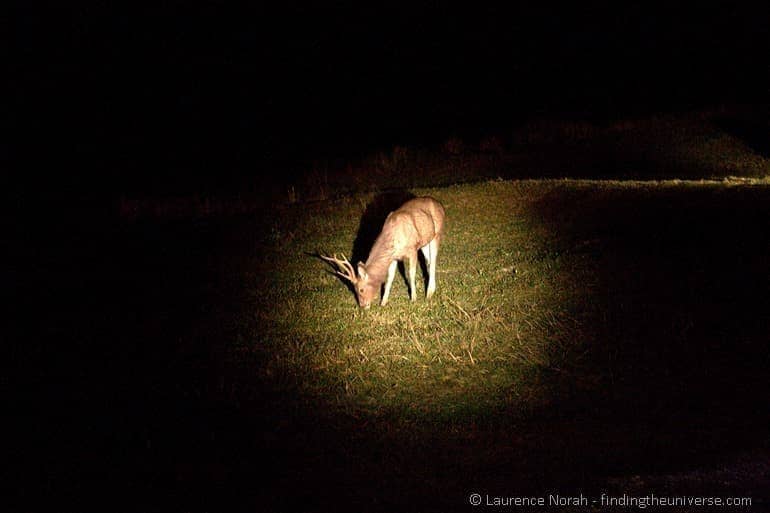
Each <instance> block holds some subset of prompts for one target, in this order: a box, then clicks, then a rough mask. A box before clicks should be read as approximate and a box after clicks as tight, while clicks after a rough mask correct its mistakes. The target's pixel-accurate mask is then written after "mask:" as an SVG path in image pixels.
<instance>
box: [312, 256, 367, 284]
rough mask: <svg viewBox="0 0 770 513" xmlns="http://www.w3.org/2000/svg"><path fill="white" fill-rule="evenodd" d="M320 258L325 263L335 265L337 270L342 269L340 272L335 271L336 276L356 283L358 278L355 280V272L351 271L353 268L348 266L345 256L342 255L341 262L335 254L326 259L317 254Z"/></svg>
mask: <svg viewBox="0 0 770 513" xmlns="http://www.w3.org/2000/svg"><path fill="white" fill-rule="evenodd" d="M318 256H320V257H321V258H323V259H324V260H326V261H327V262H331V263H332V264H334V265H336V266H337V267H338V268H339V269H342V271H344V272H341V271H339V270H338V271H337V274H339V275H340V276H342V277H343V278H345V279H346V280H349V281H350V282H352V283H356V282H357V281H358V278H356V271H355V270H354V269H353V266H352V265H351V264H350V262H349V261H348V259H347V258H346V257H345V254H344V253H342V260H340V259H339V258H337V254H336V253H335V254H334V256H331V257H328V256H324V255H321V254H319V255H318Z"/></svg>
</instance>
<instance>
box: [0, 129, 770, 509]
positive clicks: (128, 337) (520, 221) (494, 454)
mask: <svg viewBox="0 0 770 513" xmlns="http://www.w3.org/2000/svg"><path fill="white" fill-rule="evenodd" d="M710 126H711V125H710ZM621 128H622V127H621ZM632 128H633V127H632ZM688 130H689V129H688ZM709 130H715V129H714V128H713V126H711V128H709ZM653 132H654V130H653ZM527 133H529V134H530V135H531V134H537V132H536V131H534V130H530V131H529V132H527ZM612 133H614V132H611V131H608V132H606V133H605V132H602V134H600V135H601V136H602V137H605V136H606V137H616V135H612ZM666 133H668V132H666ZM713 133H714V132H708V133H707V134H706V136H704V137H705V138H701V139H698V138H697V137H692V132H691V131H688V132H687V134H688V135H686V137H685V136H682V137H684V139H686V140H688V141H691V142H692V141H695V142H693V144H695V147H697V148H698V149H697V151H696V150H693V151H689V150H687V144H684V143H681V141H680V143H681V144H676V145H672V146H671V147H665V148H669V149H671V148H674V147H676V148H679V149H680V150H681V151H680V153H679V154H677V155H678V156H676V155H675V156H673V157H672V156H671V155H674V154H672V153H671V151H668V150H666V151H663V150H661V151H659V152H657V153H656V152H653V153H648V152H644V151H643V148H644V147H645V146H644V144H646V143H644V140H642V143H644V144H642V143H639V144H641V145H640V146H634V145H633V144H632V143H630V142H628V143H623V146H624V147H626V150H628V151H630V154H631V156H632V157H633V154H634V151H635V150H634V148H636V149H638V150H639V155H646V156H647V157H645V158H647V159H648V160H645V162H643V163H642V164H643V167H644V168H645V169H646V170H648V171H649V170H650V169H657V168H658V167H659V166H663V167H662V169H663V170H664V172H662V174H664V175H665V174H667V175H669V176H676V175H677V174H676V173H675V172H674V171H676V170H681V169H684V168H682V167H681V165H684V164H682V163H683V162H685V161H686V163H687V164H686V166H685V167H687V166H689V167H687V169H690V170H691V171H692V173H691V174H690V175H687V176H695V177H696V178H697V179H692V180H679V179H677V180H674V179H665V180H660V181H654V180H646V181H636V180H632V179H625V180H610V179H605V180H594V179H505V178H500V179H492V180H486V179H485V180H482V181H476V182H475V183H463V184H456V185H446V186H441V187H432V188H426V187H409V188H403V189H385V188H383V187H380V186H375V187H373V188H371V189H368V190H363V189H362V190H358V191H357V190H352V191H348V192H349V193H347V194H344V195H339V196H338V195H332V194H325V195H324V196H325V199H324V198H316V199H317V201H305V200H306V199H307V198H306V197H305V196H304V194H305V193H304V192H303V191H304V189H302V190H299V189H298V190H297V193H298V194H299V196H300V197H299V198H293V201H282V202H280V203H279V204H275V205H271V206H269V207H266V206H264V205H250V206H249V205H247V206H243V208H241V207H238V209H236V211H237V212H240V214H238V215H224V214H227V213H228V212H229V211H227V209H221V210H217V209H216V208H212V209H210V210H207V211H206V215H192V216H190V215H177V214H178V213H179V212H181V211H182V210H184V209H181V207H180V209H176V210H174V212H176V213H175V214H173V215H165V216H164V215H163V214H164V212H163V211H162V209H160V210H157V209H156V213H157V215H148V216H143V215H136V216H133V217H132V216H128V217H123V218H122V219H121V221H120V222H119V223H113V222H112V221H111V220H110V221H102V220H96V221H93V222H92V224H91V225H87V224H83V223H81V222H79V221H78V222H76V223H75V222H73V223H72V224H71V225H70V226H68V227H67V229H61V230H59V231H58V232H56V233H52V234H51V236H50V238H49V240H48V241H47V243H46V246H45V250H42V249H41V248H36V247H35V246H34V245H32V244H31V243H30V242H29V241H28V240H27V239H24V237H27V235H26V234H25V233H22V232H21V231H20V232H19V239H20V240H22V242H23V244H20V245H18V246H16V247H14V248H11V247H10V246H9V248H11V249H13V251H15V252H19V256H20V261H22V260H23V261H24V262H25V263H26V264H27V265H28V266H29V267H30V268H31V269H32V272H29V273H25V272H22V270H21V269H23V267H22V266H20V265H19V266H17V267H13V269H15V270H16V271H18V272H16V271H14V273H13V275H12V276H11V278H10V279H9V281H8V283H9V288H8V290H10V293H11V295H12V296H13V297H14V301H13V302H9V308H10V311H9V315H10V316H11V317H13V318H21V315H20V312H21V311H22V310H24V309H26V308H28V309H29V310H31V311H34V312H36V316H35V321H34V322H30V323H25V324H24V325H23V329H22V330H20V337H21V338H19V340H20V341H21V342H22V343H19V344H17V345H12V346H9V348H8V351H9V352H8V354H7V357H6V358H5V359H4V361H5V364H6V366H7V368H8V373H7V378H6V380H5V381H4V386H5V388H6V389H9V390H11V391H13V390H18V391H19V393H17V394H10V395H11V396H12V398H13V399H12V400H11V401H10V402H9V404H8V406H7V415H8V418H12V419H24V420H28V421H29V423H28V426H27V427H23V428H20V429H19V431H18V432H16V433H15V435H14V436H12V437H9V440H29V442H28V443H19V444H16V448H14V449H13V450H9V451H8V458H9V459H8V461H9V462H10V464H9V465H8V468H13V469H15V468H18V469H20V471H19V472H15V473H10V474H7V475H6V477H7V479H6V481H7V483H8V485H9V486H10V487H12V488H14V489H16V490H17V492H18V496H20V497H21V502H20V507H19V508H18V509H23V510H29V511H32V510H37V509H41V508H37V507H36V504H37V503H38V502H39V501H40V500H41V498H42V497H45V496H46V495H50V496H53V497H55V500H54V501H52V502H54V503H55V504H57V507H58V508H59V509H65V510H86V509H100V510H103V509H104V507H103V506H104V505H105V504H108V505H109V507H108V508H107V509H109V510H111V511H116V510H126V511H138V510H142V511H165V510H185V511H219V510H228V511H239V510H247V511H275V512H279V511H466V510H467V511H471V510H478V508H473V507H471V506H470V505H469V502H468V501H469V496H470V494H471V493H480V494H490V495H494V496H523V495H526V494H532V495H544V494H545V495H547V494H550V493H559V494H562V495H567V494H574V493H580V492H583V493H585V494H589V495H591V496H592V497H595V498H598V497H599V494H600V493H604V492H606V493H610V494H614V495H622V494H623V493H628V494H634V495H637V496H638V495H644V494H649V493H655V494H656V495H664V494H668V495H701V496H704V495H705V496H749V497H751V498H752V500H753V506H752V508H751V510H752V511H763V510H766V509H768V508H770V502H768V500H769V497H768V494H767V490H769V489H770V486H769V485H770V467H769V466H768V464H767V461H770V444H769V443H768V438H767V432H768V431H767V427H768V425H770V410H768V408H767V405H768V404H769V403H768V400H770V392H769V390H770V389H768V387H767V383H768V377H769V376H768V370H767V369H768V364H770V351H768V346H767V344H768V333H769V332H770V329H769V328H770V316H769V315H768V313H767V305H768V299H769V298H770V260H768V255H769V254H770V215H768V214H770V183H769V182H768V180H767V173H766V172H765V170H766V169H767V166H768V163H767V159H766V158H765V157H763V156H762V155H761V154H759V153H754V152H752V151H751V149H750V148H749V147H748V146H746V145H744V144H742V143H740V144H739V143H738V142H736V140H734V139H731V138H730V137H728V136H727V135H718V136H714V137H712V136H711V135H708V134H713ZM573 136H574V134H573V135H572V136H571V137H573ZM684 139H683V140H684ZM660 140H661V139H658V141H660ZM709 140H711V141H716V143H715V146H714V145H712V146H709V147H710V148H712V149H711V150H707V149H704V148H706V147H705V146H703V143H704V141H705V142H708V141H709ZM697 141H700V142H697ZM696 143H697V144H696ZM717 143H718V144H717ZM522 144H524V143H522ZM532 144H538V143H537V141H534V142H532ZM548 144H550V143H548ZM569 145H574V147H575V148H578V147H579V146H580V145H579V144H578V143H577V142H575V141H573V142H570V143H569V144H568V145H567V146H569ZM648 146H650V147H652V146H655V144H653V143H652V142H650V143H649V145H648ZM548 147H549V148H552V146H548ZM604 147H605V148H606V146H604ZM629 147H630V149H629ZM618 148H620V147H618ZM665 148H664V149H665ZM565 151H566V153H565V154H564V155H573V156H575V158H576V160H575V162H574V163H573V165H574V166H586V168H587V167H588V166H589V164H590V162H589V161H590V159H589V157H590V153H591V152H590V151H589V150H587V149H586V148H582V149H581V150H580V152H579V153H580V155H582V157H580V156H579V155H577V154H576V153H575V154H571V153H569V151H568V150H565ZM543 152H544V153H543V154H545V150H543ZM405 155H406V156H405V157H404V159H406V164H404V163H402V164H404V165H407V164H409V160H408V159H409V155H410V154H409V153H408V152H407V153H406V154H405ZM537 155H540V154H539V153H538V152H533V153H531V154H528V156H527V157H526V158H524V157H522V156H521V155H519V157H521V158H523V159H524V160H523V161H520V163H521V162H529V165H530V166H531V167H526V166H525V167H524V168H515V169H512V170H511V173H514V174H515V173H518V172H519V171H521V169H529V170H530V171H532V172H534V171H533V170H536V169H537V168H538V162H544V161H542V160H539V157H537ZM601 155H604V156H605V157H606V159H604V158H603V157H602V158H601V159H600V160H602V163H601V165H602V166H605V167H606V169H609V167H607V166H610V165H611V163H612V162H616V163H617V162H619V161H618V160H617V159H616V158H615V157H613V156H612V155H613V153H612V152H610V153H606V152H603V153H601ZM601 155H600V156H601ZM624 155H626V156H628V155H629V153H628V152H626V153H625V154H624ZM650 155H652V156H651V157H650ZM662 155H663V156H665V155H668V157H665V158H664V157H661V156H662ZM682 155H684V157H683V156H682ZM508 156H509V157H510V156H511V154H509V155H508ZM541 156H542V155H541ZM519 157H516V158H519ZM578 157H580V158H578ZM653 157H654V158H653ZM658 157H661V158H662V159H663V160H656V159H658ZM436 158H438V157H436ZM444 158H445V159H448V160H447V162H449V164H447V165H448V166H449V167H447V168H446V169H448V170H450V171H456V170H457V169H458V168H457V167H456V166H457V165H458V164H457V162H456V160H457V158H456V157H455V156H449V157H447V156H445V157H444ZM475 158H476V157H473V158H470V157H469V158H468V159H467V160H465V161H464V162H465V164H463V165H467V166H471V167H473V166H474V165H481V164H479V163H480V162H481V161H478V160H477V159H476V160H474V159H475ZM507 158H508V157H505V158H503V160H498V161H497V162H498V164H499V166H504V165H513V162H514V161H511V160H506V159H507ZM511 158H513V157H511ZM565 158H567V157H564V156H563V155H562V157H560V158H559V159H556V160H553V161H552V160H549V161H548V162H551V164H553V165H555V164H556V163H557V161H559V162H565ZM594 158H598V157H596V156H594ZM629 158H630V160H627V161H625V162H631V161H637V162H640V161H639V160H638V159H634V158H631V157H629ZM581 159H583V160H581ZM585 159H589V160H585ZM649 159H652V160H649ZM666 159H669V160H666ZM682 159H684V160H682ZM514 160H515V159H514ZM474 162H475V163H476V164H474ZM506 162H507V164H506ZM666 162H669V163H671V165H670V166H668V167H666ZM736 162H737V163H738V164H736ZM698 163H700V164H698ZM739 164H740V165H739ZM744 164H745V165H744ZM640 165H641V164H640ZM735 166H738V167H740V169H739V170H738V171H741V172H737V171H736V167H735ZM741 166H743V167H741ZM439 168H440V166H439V167H434V168H431V169H439ZM600 168H601V166H600ZM441 169H444V168H441ZM474 169H475V170H476V171H477V173H476V172H475V171H474V173H475V174H471V175H468V176H465V178H468V180H463V177H462V176H461V177H459V179H458V181H466V182H467V181H470V182H473V181H474V180H478V179H480V178H489V176H504V177H505V176H508V175H507V174H506V173H498V172H497V171H499V169H500V168H499V167H497V168H479V169H476V168H474ZM601 169H604V168H601ZM698 169H700V175H698V173H696V170H698ZM715 170H717V171H715ZM391 171H393V170H391ZM552 171H554V172H555V168H554V169H552ZM447 173H449V171H447ZM546 174H548V173H546ZM569 174H575V173H569ZM617 174H618V175H623V173H622V172H621V171H618V173H617ZM733 174H738V175H740V176H741V177H742V178H734V177H733V178H727V177H729V176H730V175H733ZM418 175H419V173H413V174H412V175H411V178H410V177H407V179H408V180H412V181H415V182H419V176H418ZM447 176H448V175H447ZM647 177H648V178H649V176H647ZM710 177H715V179H705V180H702V179H700V178H710ZM763 177H764V178H763ZM429 178H430V177H429ZM680 178H681V177H680ZM431 180H432V179H431ZM437 182H439V183H443V181H441V180H438V181H437ZM317 185H318V183H316V184H311V186H317ZM322 185H323V184H322ZM311 188H312V187H311ZM425 194H428V195H431V196H434V197H435V198H437V199H438V200H440V201H441V202H442V203H443V204H444V205H445V207H446V213H447V223H448V225H447V233H446V238H445V241H444V244H443V246H442V248H441V250H440V253H439V259H438V290H437V293H436V295H435V296H434V297H433V298H432V300H430V301H426V300H425V298H424V294H420V295H419V297H418V300H417V302H416V303H410V302H409V301H408V295H407V288H406V284H405V280H404V279H403V277H402V276H399V277H397V279H396V282H395V283H394V286H393V291H392V293H391V301H390V303H389V304H388V306H387V307H384V308H381V307H379V306H373V307H372V308H371V309H370V310H369V311H362V310H360V309H359V308H358V307H357V306H356V303H355V297H354V295H353V293H352V292H351V290H350V289H349V288H348V287H347V286H346V284H345V283H344V282H343V281H341V280H340V279H339V278H337V277H335V276H334V275H333V274H331V273H329V272H328V271H329V267H328V266H327V265H326V264H325V263H324V262H323V261H322V260H320V259H319V258H318V257H317V256H316V255H317V253H318V252H319V251H322V252H329V253H331V252H344V253H346V254H347V255H348V256H349V257H351V260H352V261H357V260H365V259H366V255H367V253H368V251H369V248H370V247H371V243H372V242H373V240H374V238H375V237H376V235H377V233H378V231H379V229H380V227H381V225H382V221H383V219H384V217H385V216H386V215H387V213H388V212H389V211H390V210H393V209H394V208H395V207H396V206H397V205H398V204H400V203H401V202H402V201H403V200H404V199H406V198H408V197H410V196H411V195H425ZM175 208H176V207H175ZM166 214H168V212H166ZM230 214H232V212H230ZM15 229H17V230H21V228H15ZM51 231H53V230H51ZM29 264H31V265H29ZM418 287H424V282H423V281H422V273H421V272H419V271H418ZM38 291H39V292H38ZM24 341H27V342H26V343H24ZM63 349H66V350H63ZM17 385H18V389H16V388H14V387H16V386H17ZM40 405H44V406H43V407H41V406H40ZM31 455H34V458H31V457H30V456H31ZM15 462H17V463H19V464H18V465H16V464H14V463H15ZM116 497H123V498H125V500H122V501H119V503H117V502H116V499H115V498H116ZM483 509H488V508H483ZM593 509H594V510H601V509H602V508H598V509H597V508H596V507H595V508H593ZM565 510H566V511H583V509H580V508H577V509H575V508H572V509H570V508H566V509H565ZM589 510H590V508H589ZM678 511H698V509H690V510H687V509H679V510H678Z"/></svg>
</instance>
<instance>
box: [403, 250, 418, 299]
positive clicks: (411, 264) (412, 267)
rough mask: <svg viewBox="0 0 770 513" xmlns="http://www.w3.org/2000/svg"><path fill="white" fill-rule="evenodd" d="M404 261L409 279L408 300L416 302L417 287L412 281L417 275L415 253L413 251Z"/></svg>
mask: <svg viewBox="0 0 770 513" xmlns="http://www.w3.org/2000/svg"><path fill="white" fill-rule="evenodd" d="M405 260H406V268H407V275H408V278H409V299H411V300H412V301H417V287H415V285H414V279H415V277H416V275H417V252H416V251H415V252H414V253H413V254H412V255H410V256H409V257H408V258H406V259H405Z"/></svg>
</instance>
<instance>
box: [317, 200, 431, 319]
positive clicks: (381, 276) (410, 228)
mask: <svg viewBox="0 0 770 513" xmlns="http://www.w3.org/2000/svg"><path fill="white" fill-rule="evenodd" d="M443 234H444V207H443V206H442V205H441V203H439V202H438V201H436V200H434V199H433V198H428V197H424V198H414V199H411V200H409V201H407V202H406V203H404V204H403V205H401V206H400V207H399V208H398V210H395V211H393V212H391V213H390V214H388V217H387V219H385V224H384V225H383V227H382V231H381V232H380V235H379V236H378V237H377V240H375V241H374V246H372V250H371V252H370V253H369V258H367V259H366V263H365V264H364V263H361V262H358V275H357V276H356V273H355V271H354V270H353V266H352V265H351V264H350V262H348V259H347V258H345V255H342V259H339V258H337V256H336V255H335V256H333V257H327V256H321V258H323V259H324V260H327V261H328V262H331V263H332V264H334V265H336V266H337V268H338V269H339V270H338V271H337V274H339V275H340V276H342V277H343V278H345V279H346V280H348V281H350V282H351V283H352V284H353V287H354V288H355V291H356V298H357V299H358V306H360V307H361V308H369V306H371V303H372V299H373V298H374V297H375V295H377V294H379V293H380V288H381V287H382V284H383V283H385V292H384V293H383V294H382V300H381V302H380V305H382V306H385V305H386V304H387V303H388V297H389V296H390V287H391V285H392V284H393V278H394V277H395V275H396V267H397V266H398V262H399V261H403V262H404V264H405V267H406V273H407V277H408V279H409V297H410V299H411V300H412V301H415V300H416V299H417V290H416V288H415V285H414V278H415V274H416V273H417V250H418V249H419V250H420V251H422V255H423V256H424V257H425V263H426V264H427V267H428V289H427V292H426V297H427V298H428V299H430V298H431V296H433V293H434V292H436V255H437V254H438V247H439V244H440V243H441V238H442V236H443Z"/></svg>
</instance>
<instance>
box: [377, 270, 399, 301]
mask: <svg viewBox="0 0 770 513" xmlns="http://www.w3.org/2000/svg"><path fill="white" fill-rule="evenodd" d="M397 267H398V261H397V260H393V261H392V262H391V263H390V265H389V266H388V277H387V279H386V280H385V292H384V293H383V294H382V301H381V302H380V306H385V305H387V304H388V297H389V296H390V287H391V285H393V277H394V276H396V268H397Z"/></svg>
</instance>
